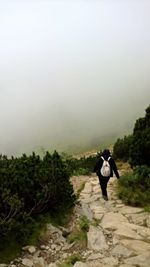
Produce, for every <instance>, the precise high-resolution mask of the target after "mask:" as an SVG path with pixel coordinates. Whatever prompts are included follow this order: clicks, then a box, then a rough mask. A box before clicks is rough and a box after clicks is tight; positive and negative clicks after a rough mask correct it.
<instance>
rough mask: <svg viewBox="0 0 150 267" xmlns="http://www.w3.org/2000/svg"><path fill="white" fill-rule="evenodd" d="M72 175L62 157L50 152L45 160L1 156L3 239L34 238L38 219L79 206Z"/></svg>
mask: <svg viewBox="0 0 150 267" xmlns="http://www.w3.org/2000/svg"><path fill="white" fill-rule="evenodd" d="M75 200H76V197H75V195H74V191H73V186H72V184H71V183H70V172H69V171H68V169H67V165H66V164H65V162H64V161H63V160H62V158H61V156H60V155H59V154H58V153H57V152H56V151H55V152H54V153H53V154H52V155H51V154H49V153H48V152H47V153H46V154H45V156H44V157H43V159H41V158H40V157H39V156H38V155H35V153H33V154H32V155H30V156H28V157H27V156H26V155H25V154H23V155H22V157H20V158H11V159H8V158H7V157H6V156H0V237H1V238H2V237H4V236H6V235H8V234H10V232H11V231H12V232H16V233H17V235H16V238H17V236H18V239H20V236H21V238H23V237H27V236H29V235H30V234H31V229H30V228H32V227H30V224H32V223H31V221H32V220H36V215H38V214H43V213H45V212H50V213H51V214H52V213H54V212H56V211H57V212H59V210H63V209H65V210H66V211H67V209H70V208H71V207H72V206H73V205H74V204H75Z"/></svg>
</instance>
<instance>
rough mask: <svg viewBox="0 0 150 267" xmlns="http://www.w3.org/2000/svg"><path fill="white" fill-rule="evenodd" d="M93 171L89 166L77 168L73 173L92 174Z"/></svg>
mask: <svg viewBox="0 0 150 267" xmlns="http://www.w3.org/2000/svg"><path fill="white" fill-rule="evenodd" d="M90 174H91V172H90V171H89V170H88V169H87V168H78V169H77V170H74V171H73V175H75V176H78V175H90Z"/></svg>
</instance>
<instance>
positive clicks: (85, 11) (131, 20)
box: [0, 0, 150, 155]
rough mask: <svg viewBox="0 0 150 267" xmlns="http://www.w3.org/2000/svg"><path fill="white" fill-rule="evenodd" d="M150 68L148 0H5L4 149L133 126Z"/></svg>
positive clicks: (149, 95) (1, 10)
mask: <svg viewBox="0 0 150 267" xmlns="http://www.w3.org/2000/svg"><path fill="white" fill-rule="evenodd" d="M149 70H150V1H148V0H135V1H134V0H121V1H119V0H118V1H117V0H110V1H109V0H105V1H104V0H99V1H98V0H97V1H94V0H83V1H81V0H72V1H71V0H70V1H69V0H68V1H67V0H66V1H65V0H64V1H63V0H60V1H57V0H55V1H51V0H49V1H48V0H47V1H44V0H42V1H40V0H30V1H29V0H21V1H19V0H18V1H17V0H16V1H15V0H0V153H2V154H7V155H11V154H13V155H18V154H20V153H23V152H26V153H30V152H32V151H33V150H36V151H40V149H49V150H53V149H55V148H56V149H58V150H67V149H68V148H69V147H72V148H75V147H76V146H77V147H84V146H85V147H86V146H88V145H91V147H92V145H93V146H95V145H98V144H101V143H102V142H103V140H104V139H105V137H106V138H108V139H110V140H109V141H111V139H113V140H114V138H118V137H120V136H123V135H124V134H128V133H130V132H132V130H133V126H134V123H135V120H136V119H137V118H139V117H141V116H144V111H145V109H146V107H147V106H148V105H149V104H150V75H149Z"/></svg>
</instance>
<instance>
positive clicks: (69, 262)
mask: <svg viewBox="0 0 150 267" xmlns="http://www.w3.org/2000/svg"><path fill="white" fill-rule="evenodd" d="M81 260H82V258H81V256H80V255H79V254H75V255H72V256H70V257H68V258H67V259H66V260H64V262H62V263H60V264H59V265H58V266H59V267H72V266H73V265H74V264H75V263H76V262H77V261H81Z"/></svg>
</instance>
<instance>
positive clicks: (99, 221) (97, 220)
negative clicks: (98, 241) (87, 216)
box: [92, 218, 101, 227]
mask: <svg viewBox="0 0 150 267" xmlns="http://www.w3.org/2000/svg"><path fill="white" fill-rule="evenodd" d="M100 223H101V220H100V219H95V218H94V220H93V222H92V225H93V226H95V227H97V226H99V225H100Z"/></svg>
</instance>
